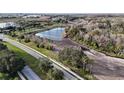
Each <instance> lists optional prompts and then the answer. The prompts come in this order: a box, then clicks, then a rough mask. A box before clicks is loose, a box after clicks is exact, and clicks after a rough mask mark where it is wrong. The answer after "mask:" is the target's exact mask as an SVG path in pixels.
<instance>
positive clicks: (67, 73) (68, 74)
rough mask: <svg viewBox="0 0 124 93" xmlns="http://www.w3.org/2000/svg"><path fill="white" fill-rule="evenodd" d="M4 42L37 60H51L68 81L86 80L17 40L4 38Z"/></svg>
mask: <svg viewBox="0 0 124 93" xmlns="http://www.w3.org/2000/svg"><path fill="white" fill-rule="evenodd" d="M3 40H4V41H6V42H8V43H10V44H12V45H14V46H16V47H18V48H20V49H22V50H24V51H25V52H27V53H28V54H30V55H32V56H34V57H35V58H37V59H39V58H44V57H45V58H48V59H50V60H51V62H52V63H53V66H54V67H55V68H57V69H59V70H61V71H62V72H63V73H64V79H66V80H77V79H79V80H84V78H82V77H80V76H79V75H77V74H76V73H75V72H73V71H71V70H70V69H69V68H67V67H65V66H63V65H62V64H61V63H59V62H57V61H55V60H53V59H51V58H49V57H47V56H45V55H44V54H42V53H40V52H38V51H36V50H34V49H32V48H30V47H28V46H26V45H24V44H21V43H19V42H17V41H15V40H11V39H9V38H7V37H3Z"/></svg>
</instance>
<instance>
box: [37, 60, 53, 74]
mask: <svg viewBox="0 0 124 93" xmlns="http://www.w3.org/2000/svg"><path fill="white" fill-rule="evenodd" d="M38 67H39V68H40V69H41V70H42V72H43V73H47V72H48V71H49V69H52V68H53V66H52V63H51V62H50V60H48V59H45V58H44V59H40V62H39V65H38Z"/></svg>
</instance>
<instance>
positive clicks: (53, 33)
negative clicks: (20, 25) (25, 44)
mask: <svg viewBox="0 0 124 93" xmlns="http://www.w3.org/2000/svg"><path fill="white" fill-rule="evenodd" d="M64 31H65V28H62V27H58V28H53V29H50V30H47V31H44V32H39V33H37V34H35V35H36V36H39V37H42V38H47V39H50V40H56V41H61V40H62V39H63V32H64Z"/></svg>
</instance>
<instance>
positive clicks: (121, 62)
mask: <svg viewBox="0 0 124 93" xmlns="http://www.w3.org/2000/svg"><path fill="white" fill-rule="evenodd" d="M65 41H66V42H65V43H64V44H63V46H65V45H66V44H68V45H72V46H82V45H80V44H78V43H76V42H74V41H72V40H70V39H67V40H65ZM82 47H83V48H85V46H82ZM84 53H85V54H86V55H87V56H88V57H89V58H90V59H92V60H93V61H94V62H93V66H92V68H91V71H92V72H93V75H94V76H95V77H96V78H97V79H100V80H120V79H123V80H124V59H121V58H115V57H110V56H106V55H105V54H103V53H100V52H97V51H95V50H91V49H89V50H87V51H86V50H85V51H84Z"/></svg>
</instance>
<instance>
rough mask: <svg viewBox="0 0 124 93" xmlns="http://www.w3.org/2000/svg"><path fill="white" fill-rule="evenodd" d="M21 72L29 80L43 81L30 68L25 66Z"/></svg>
mask: <svg viewBox="0 0 124 93" xmlns="http://www.w3.org/2000/svg"><path fill="white" fill-rule="evenodd" d="M21 72H22V73H23V74H24V75H25V77H26V78H27V79H28V80H41V79H40V77H39V76H38V75H37V74H36V73H35V72H34V71H33V70H32V69H31V68H30V67H29V66H25V67H24V69H23V70H22V71H21Z"/></svg>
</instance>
